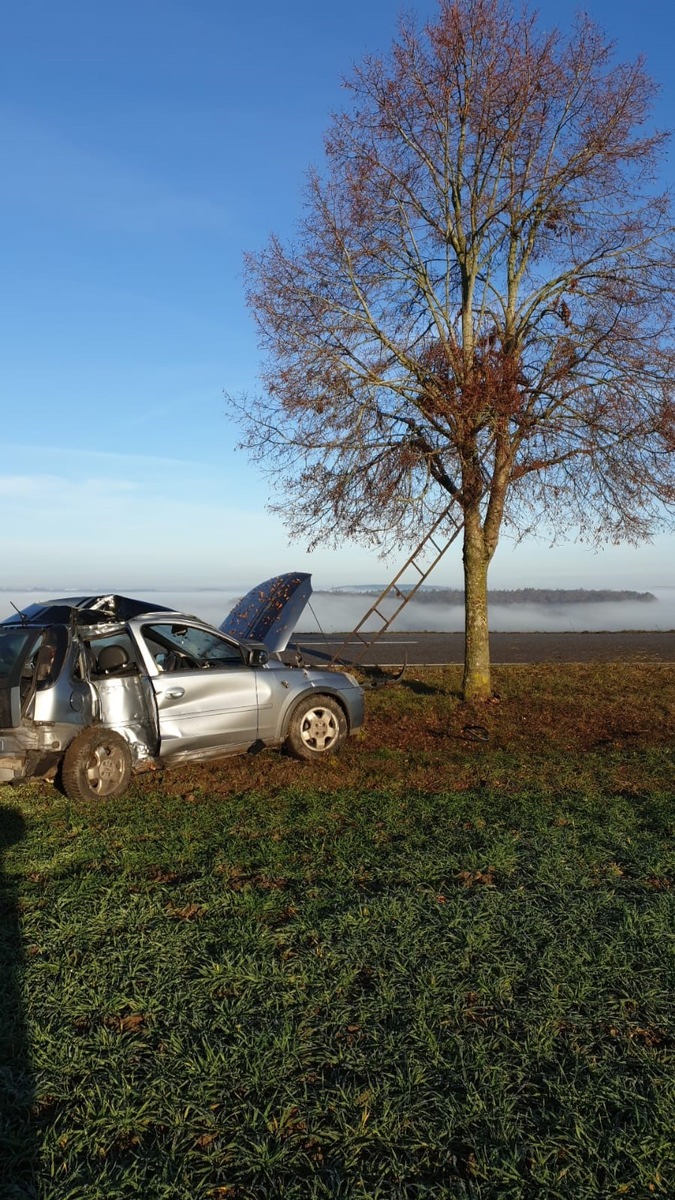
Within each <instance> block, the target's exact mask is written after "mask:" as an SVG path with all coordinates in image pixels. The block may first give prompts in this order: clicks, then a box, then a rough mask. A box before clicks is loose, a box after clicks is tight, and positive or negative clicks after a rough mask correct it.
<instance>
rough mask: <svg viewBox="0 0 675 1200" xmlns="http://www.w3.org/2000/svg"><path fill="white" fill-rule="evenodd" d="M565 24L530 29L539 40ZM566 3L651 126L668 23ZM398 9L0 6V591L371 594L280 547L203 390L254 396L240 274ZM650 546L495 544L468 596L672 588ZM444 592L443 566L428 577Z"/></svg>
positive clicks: (254, 481)
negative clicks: (609, 48)
mask: <svg viewBox="0 0 675 1200" xmlns="http://www.w3.org/2000/svg"><path fill="white" fill-rule="evenodd" d="M407 7H408V8H412V10H413V11H416V12H417V13H419V14H420V15H422V16H425V15H432V14H433V13H434V12H435V3H431V0H419V2H418V3H413V4H412V5H408V6H407ZM575 7H576V6H574V5H569V6H567V5H561V4H560V3H553V2H552V0H546V2H545V3H542V4H541V5H539V10H540V13H541V18H542V21H543V23H544V24H553V23H556V22H557V23H560V22H561V21H565V20H567V19H568V18H571V16H572V14H573V12H574V10H575ZM586 7H587V11H589V13H590V15H591V16H592V17H594V18H595V19H596V20H597V21H598V22H599V23H600V24H601V25H603V26H604V28H605V29H606V31H607V33H608V34H609V35H610V36H612V37H614V38H616V40H617V42H618V52H619V55H620V56H623V57H630V56H633V55H634V54H635V53H637V52H639V51H644V53H645V54H646V56H647V62H648V67H649V69H650V71H651V73H652V75H653V76H655V78H656V79H657V80H658V81H659V82H660V84H661V85H662V95H661V100H660V103H659V107H658V110H657V121H658V123H659V124H660V125H661V126H671V125H673V124H675V81H674V80H673V74H672V66H671V59H672V45H673V42H674V41H675V16H673V13H672V11H671V4H670V3H666V2H665V0H664V2H661V0H657V2H654V3H649V2H648V0H646V2H645V3H643V4H642V5H640V6H636V5H635V4H634V3H629V2H628V0H620V2H618V3H617V2H615V3H611V4H610V3H609V2H608V0H590V2H589V3H588V5H587V6H586ZM399 10H400V6H399V5H398V4H397V3H392V2H390V0H366V2H365V3H364V2H363V0H359V2H357V0H342V3H341V4H340V5H335V6H330V5H326V6H323V5H317V4H316V3H315V0H288V2H287V3H286V5H284V6H280V5H279V4H278V3H272V2H270V0H261V2H260V3H258V4H257V5H254V6H253V5H252V6H248V7H243V6H239V5H235V4H233V3H224V2H222V0H221V2H216V0H133V2H132V0H116V3H115V4H114V5H112V4H106V5H104V4H102V3H98V2H96V0H94V2H93V3H92V0H60V3H58V4H56V3H54V0H22V2H21V4H13V5H10V4H5V5H4V8H3V40H2V47H1V48H0V139H1V142H2V147H3V150H2V154H3V167H4V170H3V174H2V179H0V225H1V228H2V231H3V237H2V242H1V243H0V245H1V248H0V256H1V269H2V276H3V288H2V295H3V300H2V306H3V311H2V319H1V321H0V343H1V348H0V354H1V360H2V370H1V372H0V388H1V389H2V391H1V396H2V404H1V407H0V411H1V413H2V441H3V444H4V454H3V460H2V468H1V469H0V564H1V566H0V587H2V586H10V585H11V586H23V587H26V586H30V585H31V584H35V585H38V586H41V587H45V588H69V587H81V586H85V587H99V586H101V587H114V588H119V589H123V588H126V589H131V588H133V587H139V588H140V587H142V586H143V585H145V586H162V585H181V586H183V585H194V586H204V585H214V586H223V585H231V586H234V587H238V586H239V585H246V586H248V585H250V584H252V583H253V582H255V581H256V580H257V579H259V578H263V577H265V576H266V575H269V574H272V573H274V572H276V571H281V570H287V569H291V568H302V569H308V570H311V571H313V573H314V576H315V583H316V584H317V585H321V584H324V585H330V584H334V583H349V582H358V581H359V580H364V579H366V580H370V579H381V578H383V577H386V575H387V570H386V569H385V568H383V566H382V564H381V563H379V561H378V560H377V559H376V558H375V557H374V556H373V554H372V552H367V551H365V550H363V549H359V548H358V547H353V546H351V545H345V546H344V548H343V549H341V550H340V551H339V552H335V551H317V552H315V553H314V554H312V555H310V556H307V555H306V554H305V553H304V548H303V547H302V546H294V547H289V545H288V542H287V538H286V535H285V532H284V530H283V528H282V526H281V525H280V523H279V522H278V521H277V520H276V519H274V518H272V517H270V516H269V515H268V514H267V513H266V512H265V504H266V501H267V498H268V496H267V487H266V483H265V481H264V480H263V479H262V478H261V477H260V476H259V475H257V474H256V472H255V470H254V469H253V468H252V467H250V466H249V464H248V463H247V461H246V459H245V457H244V456H243V454H241V453H237V452H236V451H235V443H236V441H237V431H236V429H233V428H232V427H230V426H229V425H228V424H227V421H226V418H225V413H224V407H223V400H222V393H223V390H224V389H225V390H228V391H231V392H245V391H248V392H251V391H253V390H255V388H256V376H257V370H258V362H259V359H258V352H257V347H256V342H255V336H254V331H253V325H252V321H251V318H250V316H249V314H248V312H247V310H246V307H245V305H244V300H243V282H244V281H243V266H242V254H243V252H244V250H250V249H255V248H256V247H259V246H260V245H262V244H263V243H264V242H265V241H266V239H267V237H268V235H269V233H270V232H272V231H273V230H274V231H276V232H279V233H280V234H282V235H289V234H291V232H292V228H293V222H294V220H295V219H296V218H297V216H298V215H299V213H300V197H301V190H302V185H303V177H304V172H305V170H306V168H307V167H308V166H309V165H310V164H311V163H320V160H321V147H322V135H323V132H324V130H325V128H326V125H327V123H328V118H329V114H330V112H331V110H332V109H335V108H337V107H340V105H341V103H342V102H343V93H342V92H341V87H340V82H341V79H342V77H343V76H344V75H345V74H348V73H349V71H350V69H351V66H352V64H353V63H354V62H355V61H358V60H359V59H360V58H361V57H362V55H363V54H364V52H366V51H368V50H373V51H378V50H386V48H387V47H388V46H389V44H390V42H391V40H392V37H393V35H394V33H395V28H396V20H397V14H398V12H399ZM636 14H637V16H636ZM666 178H667V181H672V180H673V161H672V158H671V160H670V162H669V164H668V167H667V177H666ZM674 549H675V540H674V539H673V538H671V537H662V538H659V539H658V540H657V542H656V543H655V544H654V545H653V546H651V547H643V548H641V549H639V550H631V549H628V548H612V549H611V550H608V551H606V552H604V553H603V554H601V555H600V556H595V555H591V554H590V553H589V552H588V551H586V549H585V548H584V547H581V546H562V547H558V548H555V549H552V550H550V549H549V548H548V545H547V543H546V542H545V541H544V542H542V543H528V544H524V545H521V546H520V547H518V548H517V549H516V550H513V549H512V548H511V547H510V545H509V544H508V543H506V542H505V543H504V545H503V547H502V548H501V549H500V550H499V551H498V554H497V557H496V559H495V563H494V566H493V570H492V582H493V584H494V585H495V586H521V585H524V584H531V585H542V586H544V585H546V584H551V585H556V586H560V585H565V584H566V583H569V585H570V586H576V585H585V586H604V585H605V584H611V585H614V586H627V587H636V586H640V587H645V588H647V587H654V586H656V587H664V586H672V585H673V584H675V554H674V553H673V550H674ZM453 554H454V557H453ZM394 566H395V564H392V571H393V567H394ZM459 573H460V556H459V551H457V553H454V552H451V554H450V555H448V559H447V561H446V562H445V563H444V565H443V568H442V571H441V572H440V573H439V578H438V579H437V580H435V582H438V583H443V582H452V583H456V582H457V581H458V579H459Z"/></svg>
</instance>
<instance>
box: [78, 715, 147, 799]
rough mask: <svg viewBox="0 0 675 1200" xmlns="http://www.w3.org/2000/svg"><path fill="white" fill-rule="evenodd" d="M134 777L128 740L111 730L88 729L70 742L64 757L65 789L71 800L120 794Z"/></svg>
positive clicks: (104, 797)
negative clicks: (132, 776)
mask: <svg viewBox="0 0 675 1200" xmlns="http://www.w3.org/2000/svg"><path fill="white" fill-rule="evenodd" d="M130 779H131V753H130V751H129V746H128V743H127V742H126V741H125V740H124V738H123V737H122V736H121V735H120V734H119V733H114V732H113V730H111V729H88V730H85V732H84V733H81V734H80V735H79V737H76V738H75V740H74V741H73V742H71V743H70V745H69V747H68V749H67V750H66V753H65V757H64V759H63V770H62V782H63V790H64V792H65V793H66V796H68V797H69V798H70V799H71V800H107V799H110V798H111V797H113V796H121V795H122V792H125V791H126V789H127V788H128V786H129V781H130Z"/></svg>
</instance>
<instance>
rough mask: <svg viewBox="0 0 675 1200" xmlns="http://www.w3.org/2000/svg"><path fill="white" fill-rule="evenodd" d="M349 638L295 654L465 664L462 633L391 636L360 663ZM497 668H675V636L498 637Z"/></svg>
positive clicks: (358, 646)
mask: <svg viewBox="0 0 675 1200" xmlns="http://www.w3.org/2000/svg"><path fill="white" fill-rule="evenodd" d="M347 636H348V635H346V634H339V633H337V634H329V635H325V636H324V635H323V634H320V633H306V634H302V633H299V634H297V635H296V636H295V637H294V638H293V641H292V643H291V647H289V650H291V651H292V650H294V649H295V647H296V646H299V647H300V650H301V652H302V654H303V656H304V657H305V658H306V659H307V660H308V661H312V662H328V661H330V659H331V658H332V656H333V654H334V653H335V652H336V651H337V650H338V649H340V647H341V646H342V649H340V658H341V661H342V662H344V663H349V662H354V661H356V660H357V659H358V660H359V661H361V662H362V663H363V665H364V666H367V665H377V666H400V665H401V664H402V663H404V662H407V663H409V664H410V665H417V666H420V665H426V666H432V665H447V664H448V663H461V662H463V660H464V635H463V634H461V633H409V632H407V631H406V632H404V631H402V632H400V633H386V634H384V635H383V636H382V637H381V638H380V640H379V641H378V642H376V643H375V644H374V645H373V646H371V647H370V648H369V649H368V650H367V651H366V654H365V655H364V657H363V658H359V656H360V654H361V652H362V651H363V650H364V646H363V644H362V643H360V642H359V641H358V640H355V639H353V638H352V639H351V640H350V641H349V644H348V645H347V646H343V642H344V639H345V637H347ZM490 649H491V655H492V662H493V663H494V664H499V663H502V664H504V663H535V662H579V663H584V662H675V630H671V631H669V632H665V633H661V632H659V633H655V632H649V633H646V632H631V631H628V632H619V633H493V634H491V635H490Z"/></svg>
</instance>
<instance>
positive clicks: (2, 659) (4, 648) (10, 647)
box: [0, 628, 40, 677]
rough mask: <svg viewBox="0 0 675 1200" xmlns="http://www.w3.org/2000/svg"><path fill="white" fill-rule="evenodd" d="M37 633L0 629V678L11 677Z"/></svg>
mask: <svg viewBox="0 0 675 1200" xmlns="http://www.w3.org/2000/svg"><path fill="white" fill-rule="evenodd" d="M39 632H40V631H39V630H38V629H21V628H19V629H11V628H6V629H0V677H3V676H7V675H11V673H12V671H13V670H14V668H15V667H16V665H17V663H18V662H19V661H20V660H22V659H23V657H24V654H25V652H26V651H27V650H28V648H29V647H30V646H31V645H32V644H33V642H34V641H35V639H36V637H37V636H38V633H39Z"/></svg>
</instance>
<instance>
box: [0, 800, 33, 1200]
mask: <svg viewBox="0 0 675 1200" xmlns="http://www.w3.org/2000/svg"><path fill="white" fill-rule="evenodd" d="M24 837H25V824H24V820H23V817H22V816H21V814H20V813H19V812H18V810H17V809H15V808H11V807H9V806H8V805H4V804H1V805H0V1195H2V1196H3V1197H4V1198H6V1200H27V1198H28V1197H35V1196H37V1184H36V1168H37V1164H36V1147H35V1139H34V1135H33V1133H32V1131H31V1109H32V1105H33V1100H34V1089H33V1079H32V1074H31V1062H30V1053H29V1049H28V1037H27V1032H26V1021H25V1014H24V1007H23V1000H22V986H21V984H22V967H23V944H22V938H21V926H20V920H19V904H18V897H17V894H16V887H15V885H14V882H13V880H12V876H11V875H10V874H9V872H7V871H6V867H5V861H4V859H5V852H6V851H7V850H8V849H9V848H10V846H13V845H15V844H16V843H17V842H20V841H22V839H23V838H24Z"/></svg>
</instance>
